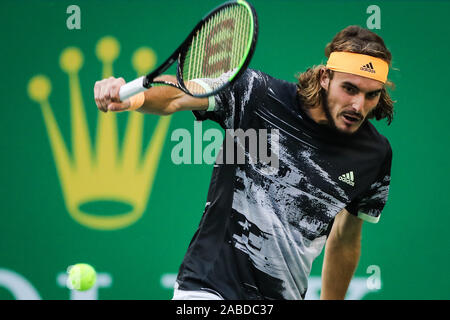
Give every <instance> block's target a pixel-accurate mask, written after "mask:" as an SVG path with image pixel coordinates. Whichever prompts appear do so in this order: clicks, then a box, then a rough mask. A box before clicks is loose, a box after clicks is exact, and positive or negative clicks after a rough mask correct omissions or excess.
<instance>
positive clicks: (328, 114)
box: [320, 89, 340, 132]
mask: <svg viewBox="0 0 450 320" xmlns="http://www.w3.org/2000/svg"><path fill="white" fill-rule="evenodd" d="M320 95H321V96H322V107H323V111H324V112H325V116H326V117H327V120H328V123H327V124H326V125H327V126H328V127H330V128H331V129H333V130H336V131H339V132H340V130H339V129H338V128H337V127H336V122H334V119H333V117H332V116H331V112H330V106H329V105H328V91H325V90H324V89H322V90H320Z"/></svg>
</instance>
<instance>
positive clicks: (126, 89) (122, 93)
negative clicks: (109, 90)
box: [119, 77, 147, 101]
mask: <svg viewBox="0 0 450 320" xmlns="http://www.w3.org/2000/svg"><path fill="white" fill-rule="evenodd" d="M144 78H145V77H140V78H137V79H135V80H133V81H130V82H128V83H126V84H124V85H123V86H121V87H120V90H119V97H120V101H125V100H127V99H128V98H131V97H132V96H134V95H136V94H138V93H140V92H143V91H145V90H147V88H146V87H144V85H143V83H144Z"/></svg>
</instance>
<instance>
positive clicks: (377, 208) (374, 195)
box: [346, 144, 392, 223]
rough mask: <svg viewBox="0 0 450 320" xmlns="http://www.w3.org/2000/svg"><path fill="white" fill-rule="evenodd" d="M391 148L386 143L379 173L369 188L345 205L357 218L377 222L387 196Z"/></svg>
mask: <svg viewBox="0 0 450 320" xmlns="http://www.w3.org/2000/svg"><path fill="white" fill-rule="evenodd" d="M391 164H392V149H391V147H390V146H389V144H388V151H387V154H386V158H385V161H384V162H383V165H382V167H381V170H380V173H379V175H378V177H377V179H376V181H375V182H374V183H372V184H371V185H370V187H369V189H368V190H367V191H366V192H365V193H364V194H363V195H362V196H361V197H360V198H359V199H358V200H356V201H354V202H352V203H351V204H350V205H348V206H347V208H346V209H347V210H348V211H349V212H350V213H351V214H353V215H355V216H357V217H358V218H360V219H362V220H364V221H367V222H371V223H377V222H378V221H379V220H380V216H381V212H382V210H383V208H384V206H385V205H386V202H387V200H388V196H389V186H390V181H391Z"/></svg>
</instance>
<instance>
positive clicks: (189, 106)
mask: <svg viewBox="0 0 450 320" xmlns="http://www.w3.org/2000/svg"><path fill="white" fill-rule="evenodd" d="M157 79H158V80H165V81H170V82H175V81H176V79H175V77H173V76H169V75H163V76H160V77H158V78H157ZM124 84H125V80H124V79H123V78H113V77H111V78H108V79H103V80H101V81H97V82H96V83H95V86H94V97H95V103H96V104H97V108H98V109H99V110H101V111H103V112H107V111H126V110H128V109H129V108H130V102H129V100H126V101H123V102H121V101H120V98H119V90H120V87H121V86H122V85H124ZM144 95H145V100H144V104H143V105H142V106H141V107H140V108H139V109H137V111H139V112H142V113H152V114H157V115H169V114H172V113H174V112H177V111H182V110H206V109H207V108H208V98H194V97H191V96H189V95H187V94H185V93H184V92H183V91H181V90H179V89H177V88H173V87H170V86H160V87H153V88H150V89H149V90H147V91H145V92H144Z"/></svg>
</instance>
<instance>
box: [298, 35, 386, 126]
mask: <svg viewBox="0 0 450 320" xmlns="http://www.w3.org/2000/svg"><path fill="white" fill-rule="evenodd" d="M335 51H345V52H353V53H360V54H366V55H369V56H372V57H376V58H380V59H383V60H384V61H386V62H387V63H388V64H389V65H390V64H391V60H392V55H391V52H390V51H389V50H388V49H387V48H386V45H385V44H384V41H383V39H382V38H381V37H380V36H378V35H377V34H375V33H373V32H372V31H369V30H367V29H364V28H361V27H359V26H349V27H347V28H345V29H343V30H342V31H340V32H338V33H337V34H336V35H335V37H334V38H333V40H332V41H331V42H330V43H328V44H327V46H326V47H325V56H326V57H327V58H329V57H330V54H331V53H332V52H335ZM324 67H325V66H324V65H318V66H314V67H312V68H309V69H307V70H306V71H305V72H304V73H301V74H299V75H298V76H297V79H298V85H297V86H298V90H297V93H298V95H299V98H300V100H301V102H302V103H303V105H304V106H305V107H307V108H312V107H314V106H317V105H320V104H321V103H322V94H321V92H322V90H323V88H322V86H321V85H320V75H321V70H323V68H324ZM327 72H330V79H332V77H333V71H331V70H328V69H327ZM386 87H389V88H394V84H393V83H392V82H391V81H387V82H386V84H385V86H384V87H383V89H382V91H381V96H380V101H379V102H378V105H377V106H376V107H375V109H373V110H372V112H371V113H370V114H369V115H368V116H367V118H368V119H371V118H375V119H376V120H381V119H384V118H386V119H387V123H388V125H389V124H391V122H392V120H393V117H394V101H393V100H392V99H391V97H390V96H389V93H388V92H387V90H386Z"/></svg>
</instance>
